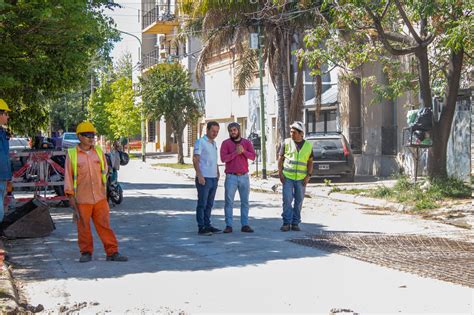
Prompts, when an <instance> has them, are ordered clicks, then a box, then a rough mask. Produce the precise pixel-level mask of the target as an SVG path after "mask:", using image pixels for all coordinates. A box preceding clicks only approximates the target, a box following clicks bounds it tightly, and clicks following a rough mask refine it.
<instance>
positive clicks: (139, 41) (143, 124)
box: [115, 29, 146, 162]
mask: <svg viewBox="0 0 474 315" xmlns="http://www.w3.org/2000/svg"><path fill="white" fill-rule="evenodd" d="M115 30H116V31H117V32H120V33H122V34H126V35H129V36H132V37H134V38H135V39H136V40H138V43H139V44H140V48H141V47H142V40H141V39H140V38H139V37H138V36H136V35H134V34H132V33H129V32H125V31H121V30H118V29H115ZM138 65H139V71H140V73H141V68H142V57H141V50H140V51H139V53H138ZM140 114H141V141H142V162H146V148H145V145H146V143H145V142H146V141H145V140H146V139H145V113H144V109H143V106H142V107H141V111H140Z"/></svg>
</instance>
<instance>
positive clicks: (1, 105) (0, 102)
mask: <svg viewBox="0 0 474 315" xmlns="http://www.w3.org/2000/svg"><path fill="white" fill-rule="evenodd" d="M0 110H4V111H6V112H11V109H10V108H9V107H8V105H7V103H6V102H5V101H4V100H3V99H1V98H0Z"/></svg>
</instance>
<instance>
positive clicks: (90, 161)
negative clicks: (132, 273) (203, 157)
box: [64, 121, 128, 262]
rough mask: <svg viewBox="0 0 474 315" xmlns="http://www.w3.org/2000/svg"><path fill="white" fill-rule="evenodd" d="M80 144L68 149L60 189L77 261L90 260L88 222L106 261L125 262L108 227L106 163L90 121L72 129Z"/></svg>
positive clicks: (90, 242)
mask: <svg viewBox="0 0 474 315" xmlns="http://www.w3.org/2000/svg"><path fill="white" fill-rule="evenodd" d="M76 133H77V136H78V137H79V141H80V143H79V144H78V145H77V146H76V147H74V148H70V149H69V150H68V154H67V157H66V168H65V172H64V192H65V193H66V195H67V196H68V197H69V203H70V205H71V207H72V209H73V211H74V218H75V221H76V223H77V234H78V243H79V249H80V251H81V257H80V258H79V262H89V261H91V260H92V252H93V240H92V233H91V227H90V221H91V218H92V221H93V222H94V226H95V229H96V231H97V234H99V237H100V239H101V240H102V243H103V245H104V249H105V252H106V254H107V257H106V260H107V261H127V260H128V258H127V257H126V256H124V255H121V254H120V253H119V252H118V243H117V239H116V238H115V234H114V232H113V231H112V229H111V228H110V213H109V211H110V209H109V204H108V202H107V193H106V183H107V177H106V174H107V162H106V160H105V156H104V153H103V152H102V148H101V147H100V146H98V145H94V139H95V135H96V130H95V128H94V126H93V125H92V123H90V122H88V121H85V122H81V123H80V124H79V125H78V126H77V129H76Z"/></svg>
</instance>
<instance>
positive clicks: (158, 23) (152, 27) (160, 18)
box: [142, 4, 179, 35]
mask: <svg viewBox="0 0 474 315" xmlns="http://www.w3.org/2000/svg"><path fill="white" fill-rule="evenodd" d="M142 21H143V22H142V30H143V33H144V34H165V35H168V34H172V33H173V31H174V28H175V27H176V26H178V25H179V23H178V18H177V16H176V6H175V5H174V4H172V5H171V4H170V5H156V6H155V7H154V8H153V9H151V10H150V11H148V12H146V13H145V14H144V15H143V20H142Z"/></svg>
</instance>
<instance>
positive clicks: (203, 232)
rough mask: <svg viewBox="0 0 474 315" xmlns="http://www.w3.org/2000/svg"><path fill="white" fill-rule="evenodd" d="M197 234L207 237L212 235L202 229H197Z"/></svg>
mask: <svg viewBox="0 0 474 315" xmlns="http://www.w3.org/2000/svg"><path fill="white" fill-rule="evenodd" d="M198 234H199V235H206V236H209V235H212V232H211V231H209V230H208V229H207V228H204V227H202V228H199V231H198Z"/></svg>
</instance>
